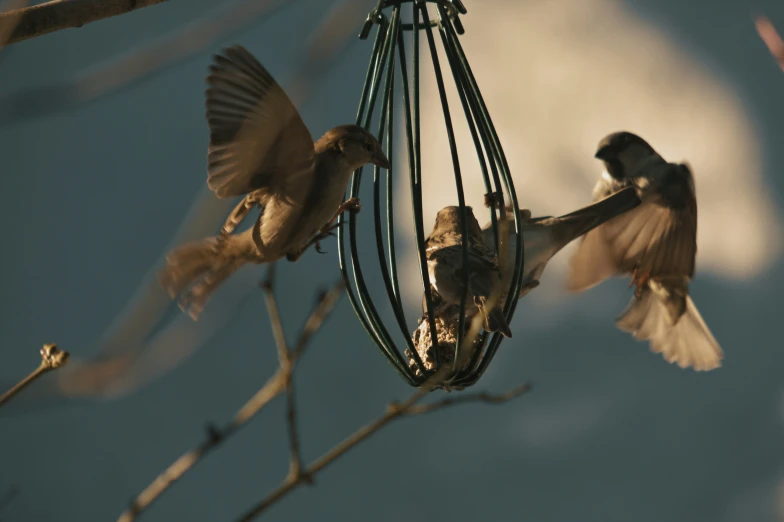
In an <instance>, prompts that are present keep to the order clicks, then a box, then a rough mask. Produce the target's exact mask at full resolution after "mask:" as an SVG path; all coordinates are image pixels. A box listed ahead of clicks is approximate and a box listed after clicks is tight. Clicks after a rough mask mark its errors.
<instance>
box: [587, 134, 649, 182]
mask: <svg viewBox="0 0 784 522" xmlns="http://www.w3.org/2000/svg"><path fill="white" fill-rule="evenodd" d="M651 156H658V154H656V151H655V150H653V147H651V146H650V145H648V142H647V141H645V140H644V139H642V138H640V137H639V136H637V135H636V134H632V133H631V132H626V131H623V132H614V133H612V134H609V135H607V136H605V137H604V139H603V140H602V141H600V142H599V146H598V147H597V150H596V154H595V155H594V157H595V158H597V159H600V160H602V161H603V162H604V165H605V167H606V168H607V172H608V173H609V174H610V175H611V176H612V177H614V178H615V179H618V180H621V179H624V178H625V177H626V175H627V174H629V173H633V172H635V171H636V170H637V166H638V165H639V164H640V163H641V162H643V161H645V160H646V159H648V158H650V157H651Z"/></svg>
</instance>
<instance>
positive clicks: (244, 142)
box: [206, 45, 315, 198]
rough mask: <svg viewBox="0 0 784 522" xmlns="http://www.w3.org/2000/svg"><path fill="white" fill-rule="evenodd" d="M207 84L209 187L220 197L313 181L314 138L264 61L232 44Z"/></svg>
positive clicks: (282, 189)
mask: <svg viewBox="0 0 784 522" xmlns="http://www.w3.org/2000/svg"><path fill="white" fill-rule="evenodd" d="M207 83H208V85H209V88H208V89H207V103H206V105H207V122H208V124H209V127H210V144H209V149H208V154H207V173H208V175H207V185H208V186H209V187H210V189H211V190H212V191H214V192H215V194H216V195H217V196H218V197H220V198H227V197H232V196H239V195H242V194H247V193H248V192H252V191H254V190H257V189H261V188H269V189H271V190H273V191H275V192H279V193H283V194H286V193H287V192H288V190H290V189H293V188H294V187H297V186H301V184H302V183H303V182H307V183H309V182H310V181H309V180H310V179H312V176H313V172H314V165H315V150H314V148H313V138H312V137H311V135H310V132H308V129H307V127H306V126H305V124H304V122H303V121H302V118H300V115H299V113H298V112H297V109H296V108H295V107H294V105H293V104H292V103H291V100H290V99H289V98H288V96H286V93H285V92H283V89H281V87H280V86H279V85H278V84H277V82H276V81H275V80H274V79H273V78H272V75H270V73H269V72H268V71H267V70H266V69H265V68H264V67H263V66H262V65H261V64H260V63H259V62H258V60H256V59H255V58H254V57H253V56H252V55H251V54H250V53H249V52H248V51H247V50H246V49H245V48H243V47H241V46H239V45H235V46H233V47H229V48H228V49H225V50H224V51H223V53H222V54H218V55H216V56H215V58H214V63H213V65H211V66H210V74H209V76H207Z"/></svg>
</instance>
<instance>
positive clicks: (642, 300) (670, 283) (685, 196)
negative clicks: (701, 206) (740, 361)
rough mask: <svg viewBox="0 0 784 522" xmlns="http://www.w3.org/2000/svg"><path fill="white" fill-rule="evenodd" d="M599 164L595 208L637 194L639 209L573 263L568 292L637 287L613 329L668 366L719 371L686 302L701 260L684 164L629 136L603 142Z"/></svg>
mask: <svg viewBox="0 0 784 522" xmlns="http://www.w3.org/2000/svg"><path fill="white" fill-rule="evenodd" d="M595 157H596V158H598V159H600V160H601V161H603V162H604V166H605V170H604V172H603V173H602V175H601V178H600V179H599V182H598V183H597V184H596V186H595V188H594V191H593V197H594V200H596V199H600V198H604V197H606V196H607V195H609V194H613V193H615V192H617V191H619V190H621V189H623V188H626V187H633V188H634V189H635V191H636V192H637V195H638V197H639V198H640V200H641V201H642V203H641V204H640V206H639V207H637V208H635V209H634V210H631V211H629V212H627V213H625V214H623V215H620V216H618V217H616V218H613V219H612V220H610V221H608V222H607V223H605V224H603V225H600V226H599V227H597V228H595V229H594V230H592V231H590V232H588V233H587V234H586V235H585V237H584V238H583V240H582V242H581V243H580V246H579V249H578V251H577V253H576V254H575V255H574V257H573V258H572V260H571V267H570V275H569V289H570V290H572V291H581V290H586V289H588V288H591V287H592V286H594V285H596V284H598V283H600V282H601V281H603V280H604V279H607V278H609V277H612V276H614V275H616V274H630V275H631V283H630V286H632V285H634V286H636V289H635V293H634V296H633V297H632V300H631V302H630V303H629V306H628V307H627V308H626V310H625V311H624V312H623V314H622V315H621V316H620V317H619V318H618V320H617V321H616V324H617V326H618V328H620V329H621V330H624V331H627V332H630V333H631V334H632V335H633V336H634V337H635V338H637V339H640V340H649V341H650V346H651V349H652V350H653V351H654V352H657V353H661V354H662V355H663V356H664V358H665V359H666V360H667V361H668V362H670V363H677V364H678V366H680V367H681V368H688V367H692V368H694V369H695V370H698V371H705V370H712V369H714V368H718V367H719V366H721V360H722V358H723V353H722V350H721V347H720V346H719V344H718V342H717V341H716V339H715V338H714V337H713V335H712V334H711V332H710V330H709V329H708V327H707V326H706V324H705V322H704V321H703V319H702V317H701V316H700V313H699V312H698V311H697V308H696V307H695V305H694V302H693V301H692V299H691V297H689V282H690V281H691V279H692V277H693V276H694V265H695V257H696V254H697V199H696V196H695V189H694V179H693V177H692V173H691V170H690V168H689V166H688V165H686V164H683V163H681V164H677V163H668V162H667V161H666V160H665V159H664V158H662V157H661V156H660V155H659V154H658V153H656V151H655V150H654V149H653V148H652V147H651V146H650V145H649V144H648V143H647V142H646V141H645V140H643V139H642V138H640V137H639V136H637V135H635V134H632V133H630V132H616V133H613V134H610V135H608V136H607V137H605V138H604V139H603V140H602V141H601V142H600V143H599V147H598V150H597V152H596V154H595Z"/></svg>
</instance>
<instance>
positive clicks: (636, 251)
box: [568, 190, 697, 291]
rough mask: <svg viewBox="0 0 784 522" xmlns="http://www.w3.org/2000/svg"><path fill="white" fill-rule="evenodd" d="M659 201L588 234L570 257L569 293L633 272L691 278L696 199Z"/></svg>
mask: <svg viewBox="0 0 784 522" xmlns="http://www.w3.org/2000/svg"><path fill="white" fill-rule="evenodd" d="M687 196H688V197H687V199H686V202H685V204H683V205H680V206H672V205H670V206H664V205H662V204H661V202H660V201H659V200H656V199H653V200H650V201H646V202H644V203H643V204H641V205H640V206H638V207H636V208H634V209H632V210H630V211H628V212H626V213H624V214H621V215H619V216H617V217H614V218H613V219H611V220H609V221H607V222H606V223H604V224H603V225H601V226H599V227H597V228H595V229H593V230H591V231H590V232H588V233H587V234H586V235H585V236H584V238H583V240H582V242H581V243H580V246H579V248H578V250H577V253H576V254H575V255H574V257H572V259H571V270H570V274H569V285H568V286H569V289H570V290H571V291H581V290H586V289H588V288H590V287H592V286H594V285H596V284H598V283H600V282H601V281H603V280H604V279H607V278H609V277H612V276H613V275H615V274H617V273H631V272H633V271H634V270H635V269H637V270H638V271H640V272H641V273H644V274H648V275H650V276H651V277H656V276H676V275H686V276H689V277H692V276H693V275H694V260H695V257H696V254H697V201H696V199H695V198H694V192H693V190H690V191H689V192H688V194H687Z"/></svg>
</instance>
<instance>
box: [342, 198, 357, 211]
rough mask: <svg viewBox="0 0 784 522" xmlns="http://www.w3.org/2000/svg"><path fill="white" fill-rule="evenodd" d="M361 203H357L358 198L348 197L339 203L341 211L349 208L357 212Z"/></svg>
mask: <svg viewBox="0 0 784 522" xmlns="http://www.w3.org/2000/svg"><path fill="white" fill-rule="evenodd" d="M361 208H362V205H361V204H360V203H359V198H349V199H347V200H346V201H344V202H343V204H342V205H340V209H341V212H343V211H346V210H350V211H351V212H354V213H357V212H359V211H360V210H361Z"/></svg>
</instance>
